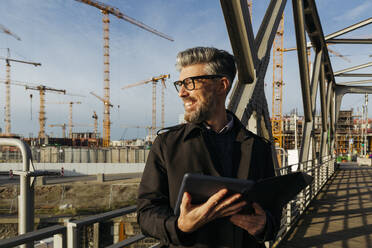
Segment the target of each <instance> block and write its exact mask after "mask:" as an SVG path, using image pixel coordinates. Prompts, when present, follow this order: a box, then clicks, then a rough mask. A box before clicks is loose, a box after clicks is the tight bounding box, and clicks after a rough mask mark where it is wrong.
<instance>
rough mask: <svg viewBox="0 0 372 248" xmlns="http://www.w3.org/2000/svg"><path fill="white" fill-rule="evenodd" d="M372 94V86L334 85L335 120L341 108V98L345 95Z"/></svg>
mask: <svg viewBox="0 0 372 248" xmlns="http://www.w3.org/2000/svg"><path fill="white" fill-rule="evenodd" d="M365 93H368V94H372V86H345V85H335V97H336V103H335V104H336V106H335V111H336V120H337V119H338V114H339V111H340V107H341V102H342V98H343V96H344V95H345V94H365Z"/></svg>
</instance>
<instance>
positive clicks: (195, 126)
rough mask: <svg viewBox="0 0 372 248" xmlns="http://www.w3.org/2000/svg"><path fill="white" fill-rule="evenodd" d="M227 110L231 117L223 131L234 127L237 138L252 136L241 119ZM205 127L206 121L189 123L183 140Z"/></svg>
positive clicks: (237, 139) (243, 138) (240, 139)
mask: <svg viewBox="0 0 372 248" xmlns="http://www.w3.org/2000/svg"><path fill="white" fill-rule="evenodd" d="M226 112H227V115H228V116H230V117H231V119H230V120H229V121H228V123H227V125H226V126H225V127H224V128H223V129H221V131H222V132H225V130H226V129H227V130H226V131H229V130H232V129H234V130H236V131H238V132H237V136H236V138H235V140H236V141H239V142H241V141H243V140H245V139H247V138H249V137H251V135H250V134H249V133H250V132H249V131H247V130H246V129H245V128H244V126H243V125H242V124H241V122H240V121H239V119H238V118H237V117H236V116H235V115H234V114H233V113H232V112H231V111H229V110H226ZM228 118H229V117H228ZM203 128H205V124H204V123H187V124H186V129H185V133H184V135H183V140H184V141H185V140H186V139H188V138H190V137H192V136H193V135H196V134H200V133H201V131H202V129H203ZM221 131H220V132H221Z"/></svg>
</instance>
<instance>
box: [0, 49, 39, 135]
mask: <svg viewBox="0 0 372 248" xmlns="http://www.w3.org/2000/svg"><path fill="white" fill-rule="evenodd" d="M9 56H10V51H9V48H8V57H7V58H4V57H0V59H1V60H5V62H6V81H5V135H10V134H11V120H10V113H11V112H10V103H11V101H10V97H11V95H10V80H11V79H10V62H16V63H23V64H29V65H33V66H35V67H36V66H41V63H37V62H31V61H23V60H17V59H11V58H9Z"/></svg>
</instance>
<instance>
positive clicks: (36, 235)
mask: <svg viewBox="0 0 372 248" xmlns="http://www.w3.org/2000/svg"><path fill="white" fill-rule="evenodd" d="M49 237H53V247H54V248H64V247H66V227H64V226H60V225H55V226H51V227H46V228H43V229H39V230H36V231H33V232H28V233H25V234H21V235H18V236H16V237H13V238H8V239H3V240H0V247H2V248H8V247H9V248H10V247H16V246H18V245H25V244H28V246H29V247H30V246H33V243H34V242H35V241H38V240H42V239H45V238H49Z"/></svg>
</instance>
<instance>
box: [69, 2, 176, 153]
mask: <svg viewBox="0 0 372 248" xmlns="http://www.w3.org/2000/svg"><path fill="white" fill-rule="evenodd" d="M76 1H78V2H81V3H85V4H87V5H90V6H93V7H95V8H98V9H100V10H101V12H102V14H103V18H102V22H103V64H104V69H103V70H104V71H103V74H104V75H103V81H104V85H103V90H104V100H105V101H104V112H103V116H104V117H103V146H104V147H108V146H109V145H110V137H111V133H110V132H111V122H110V106H108V105H107V104H105V102H106V103H107V102H110V55H109V53H110V49H109V48H110V44H109V23H110V19H109V14H112V15H114V16H116V17H117V18H119V19H123V20H125V21H127V22H130V23H132V24H134V25H136V26H138V27H140V28H142V29H145V30H147V31H149V32H151V33H153V34H155V35H158V36H160V37H162V38H165V39H168V40H170V41H173V39H172V38H171V37H169V36H168V35H166V34H163V33H161V32H159V31H157V30H155V29H153V28H151V27H149V26H147V25H145V24H144V23H142V22H139V21H137V20H135V19H133V18H131V17H129V16H127V15H125V14H123V13H122V12H121V11H120V10H119V9H118V8H115V7H112V6H110V5H108V4H104V3H102V2H99V1H95V0H76Z"/></svg>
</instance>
